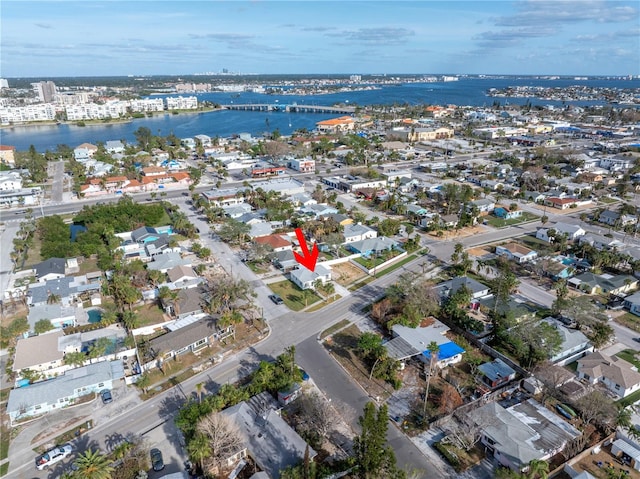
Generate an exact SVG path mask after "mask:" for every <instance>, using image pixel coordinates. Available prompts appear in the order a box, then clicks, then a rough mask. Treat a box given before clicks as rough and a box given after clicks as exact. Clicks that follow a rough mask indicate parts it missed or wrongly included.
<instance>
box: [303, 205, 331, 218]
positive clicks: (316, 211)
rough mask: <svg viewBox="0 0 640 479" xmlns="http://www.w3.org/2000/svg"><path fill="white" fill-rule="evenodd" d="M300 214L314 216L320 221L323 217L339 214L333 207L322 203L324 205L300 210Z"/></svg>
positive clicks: (309, 206)
mask: <svg viewBox="0 0 640 479" xmlns="http://www.w3.org/2000/svg"><path fill="white" fill-rule="evenodd" d="M300 212H301V213H303V214H305V215H308V216H312V217H314V218H315V219H319V218H321V217H323V216H328V215H331V214H336V213H338V209H337V208H334V207H333V206H330V205H327V204H324V203H322V204H310V205H307V206H303V207H302V208H300Z"/></svg>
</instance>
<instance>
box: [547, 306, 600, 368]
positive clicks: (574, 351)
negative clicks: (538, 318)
mask: <svg viewBox="0 0 640 479" xmlns="http://www.w3.org/2000/svg"><path fill="white" fill-rule="evenodd" d="M543 321H544V322H545V323H547V324H549V325H550V326H553V327H554V328H555V329H556V331H558V334H560V337H561V338H562V344H561V346H560V350H559V351H558V352H557V353H556V354H554V355H553V356H551V357H550V358H549V360H550V361H551V362H552V363H554V364H557V365H558V366H564V365H565V364H569V363H572V362H573V361H575V360H576V359H578V358H581V357H583V356H584V355H586V354H589V353H591V352H593V344H591V343H590V342H589V339H588V338H587V337H586V336H585V335H584V333H582V331H580V330H579V329H569V328H567V327H566V326H565V325H564V324H562V323H561V322H560V321H558V320H557V319H554V318H551V317H549V318H545V319H543Z"/></svg>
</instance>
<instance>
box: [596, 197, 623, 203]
mask: <svg viewBox="0 0 640 479" xmlns="http://www.w3.org/2000/svg"><path fill="white" fill-rule="evenodd" d="M598 201H599V202H601V203H606V204H611V203H617V202H618V201H619V200H616V199H614V198H609V197H607V196H602V197H600V198H598Z"/></svg>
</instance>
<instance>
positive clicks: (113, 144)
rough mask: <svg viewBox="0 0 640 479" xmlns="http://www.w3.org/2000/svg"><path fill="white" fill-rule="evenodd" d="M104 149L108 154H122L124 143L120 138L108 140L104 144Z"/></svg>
mask: <svg viewBox="0 0 640 479" xmlns="http://www.w3.org/2000/svg"><path fill="white" fill-rule="evenodd" d="M104 148H105V150H107V153H110V154H112V155H113V154H114V153H115V154H122V153H124V144H123V143H122V142H121V141H120V140H108V141H107V142H106V143H105V144H104Z"/></svg>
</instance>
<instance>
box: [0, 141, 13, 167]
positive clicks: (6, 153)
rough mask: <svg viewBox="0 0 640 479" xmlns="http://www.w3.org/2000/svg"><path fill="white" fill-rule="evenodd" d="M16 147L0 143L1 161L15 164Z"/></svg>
mask: <svg viewBox="0 0 640 479" xmlns="http://www.w3.org/2000/svg"><path fill="white" fill-rule="evenodd" d="M15 153H16V147H15V146H9V145H0V163H2V164H5V165H14V164H15V162H16V159H15Z"/></svg>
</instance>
